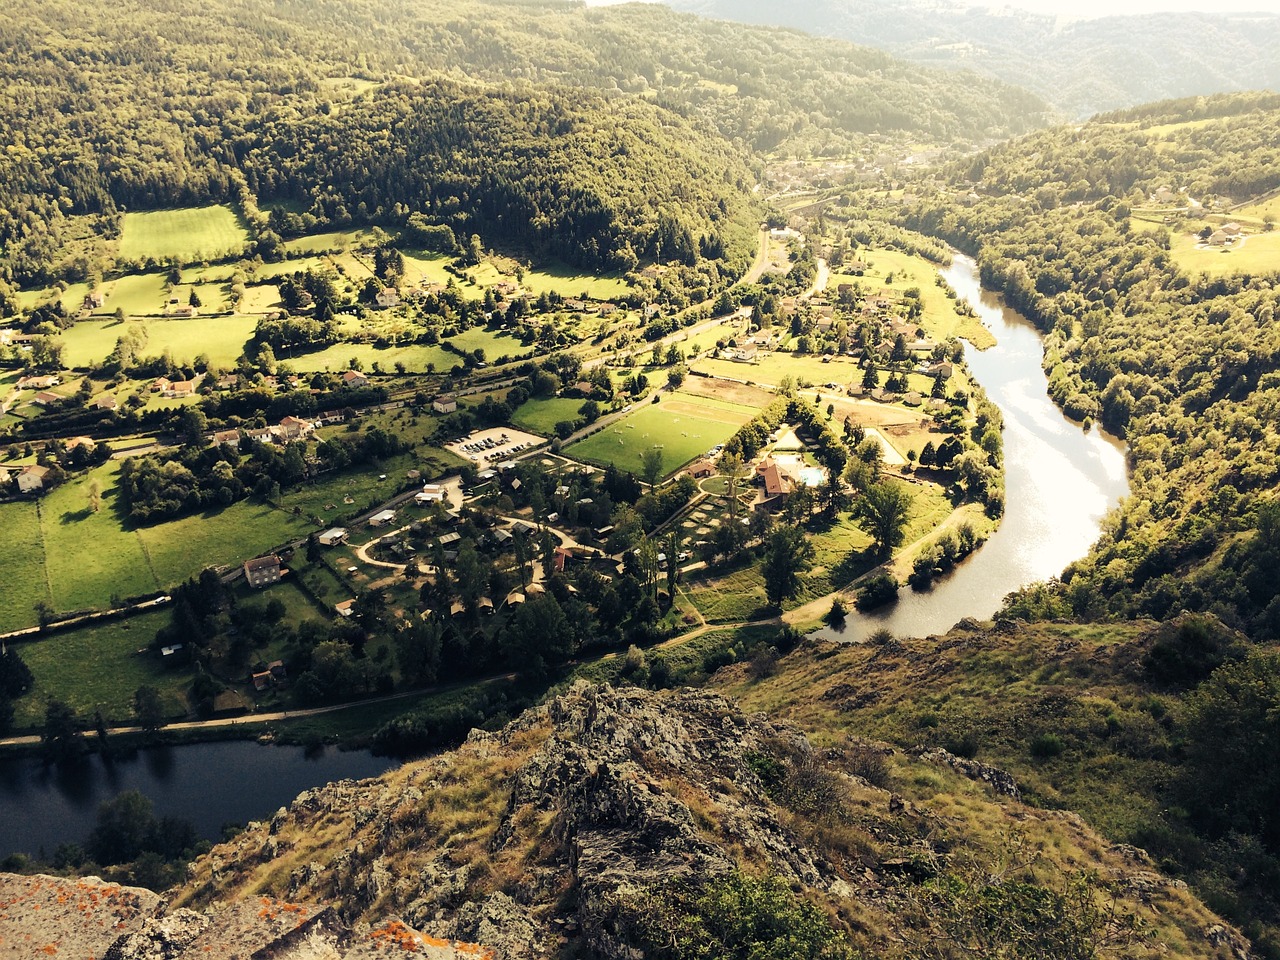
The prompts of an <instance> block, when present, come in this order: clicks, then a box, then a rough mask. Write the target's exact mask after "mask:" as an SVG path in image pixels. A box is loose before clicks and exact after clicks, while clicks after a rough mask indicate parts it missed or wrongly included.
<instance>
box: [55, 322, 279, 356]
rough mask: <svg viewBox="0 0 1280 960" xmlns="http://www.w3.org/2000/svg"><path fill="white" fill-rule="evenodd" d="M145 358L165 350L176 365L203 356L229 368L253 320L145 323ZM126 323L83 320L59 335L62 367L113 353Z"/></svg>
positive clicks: (249, 334) (249, 336) (246, 338)
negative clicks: (178, 362) (63, 364)
mask: <svg viewBox="0 0 1280 960" xmlns="http://www.w3.org/2000/svg"><path fill="white" fill-rule="evenodd" d="M133 322H134V323H142V325H143V326H144V327H145V329H146V331H147V345H146V346H145V347H144V348H143V350H142V352H143V354H144V355H145V356H159V355H160V354H162V353H164V351H166V350H168V351H169V352H170V353H171V354H172V355H173V358H174V359H175V360H177V361H182V360H193V359H195V358H196V357H197V356H199V355H200V354H204V355H205V356H207V357H208V358H209V361H210V362H211V363H213V364H214V365H215V366H226V367H229V366H232V365H234V364H235V362H236V358H237V357H239V356H240V354H241V353H242V352H243V351H244V345H245V343H246V342H247V341H248V340H249V339H250V338H251V337H252V336H253V331H254V327H255V326H256V325H257V318H256V317H244V316H231V317H227V316H221V317H192V318H190V319H188V320H158V319H155V320H146V321H133ZM127 326H128V323H121V322H119V321H116V320H82V321H80V322H79V323H77V324H75V326H73V327H71V328H70V329H68V330H67V331H65V332H64V333H63V335H62V344H63V363H65V364H66V365H67V366H69V367H87V366H89V365H90V364H92V363H96V362H99V361H101V360H104V359H105V358H106V357H107V355H108V354H110V353H111V351H112V350H114V349H115V346H116V340H118V339H119V338H120V335H121V334H123V333H124V331H125V330H126V329H127Z"/></svg>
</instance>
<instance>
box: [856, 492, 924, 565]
mask: <svg viewBox="0 0 1280 960" xmlns="http://www.w3.org/2000/svg"><path fill="white" fill-rule="evenodd" d="M910 511H911V494H909V493H907V491H906V490H905V489H903V488H902V487H901V486H899V485H898V484H895V483H890V482H888V481H885V482H883V483H873V484H872V485H871V486H869V487H867V489H866V490H865V491H863V494H862V496H861V497H860V498H859V500H858V505H857V507H856V508H855V511H854V512H855V513H856V515H857V517H858V519H859V521H861V523H862V526H863V528H864V529H865V530H866V531H867V533H869V534H870V535H871V539H872V540H874V541H875V547H876V554H877V556H880V557H887V556H888V555H889V553H890V552H891V551H892V550H893V548H894V547H896V546H899V545H900V544H901V543H902V538H903V536H904V535H905V534H906V530H907V520H908V519H909V517H910Z"/></svg>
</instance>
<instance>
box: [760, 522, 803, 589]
mask: <svg viewBox="0 0 1280 960" xmlns="http://www.w3.org/2000/svg"><path fill="white" fill-rule="evenodd" d="M813 556H814V550H813V544H812V543H810V542H809V539H808V537H806V536H805V535H804V531H803V530H801V529H800V528H799V527H793V526H783V527H778V528H776V529H775V530H774V531H773V532H772V533H771V534H769V539H768V540H766V541H765V552H764V567H763V570H762V572H763V574H764V592H765V597H766V598H767V599H768V601H769V605H770V606H774V607H777V606H780V605H781V604H782V601H784V600H789V599H790V598H791V597H794V596H795V595H796V594H797V593H798V592H799V590H800V574H801V572H803V571H804V570H805V569H806V568H807V567H808V565H809V562H810V561H811V560H812V559H813Z"/></svg>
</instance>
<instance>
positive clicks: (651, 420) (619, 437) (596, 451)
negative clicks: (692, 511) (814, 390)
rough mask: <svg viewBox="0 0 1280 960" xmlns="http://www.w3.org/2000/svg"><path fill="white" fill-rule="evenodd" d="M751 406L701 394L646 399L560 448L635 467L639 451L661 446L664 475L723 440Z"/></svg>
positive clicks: (621, 466)
mask: <svg viewBox="0 0 1280 960" xmlns="http://www.w3.org/2000/svg"><path fill="white" fill-rule="evenodd" d="M755 414H756V411H755V410H753V409H751V408H750V407H744V406H738V405H737V404H726V403H723V402H718V403H714V404H713V403H708V402H707V401H706V398H703V397H695V396H692V395H690V394H685V393H677V394H675V395H673V396H667V397H663V399H662V402H661V403H646V404H643V405H642V406H640V408H639V409H637V410H636V411H635V412H634V413H631V414H628V415H627V416H626V417H624V418H622V419H621V420H618V421H616V422H614V423H612V424H610V425H609V426H607V427H605V428H604V430H602V431H601V432H599V433H596V434H593V435H592V436H589V437H587V438H586V439H584V440H581V441H579V442H578V443H575V444H573V445H572V446H570V447H568V448H567V449H566V450H565V454H566V456H571V457H575V458H577V459H582V460H589V461H592V462H595V463H612V464H614V465H615V466H617V467H618V468H619V469H622V470H630V471H632V472H634V473H639V472H640V455H641V454H642V453H643V452H644V451H645V450H648V449H649V448H651V447H656V446H661V447H662V451H663V470H664V471H665V472H666V473H667V474H668V475H669V474H671V473H674V472H675V471H676V470H678V469H679V468H680V467H682V466H683V465H684V464H686V463H688V462H689V461H690V460H693V459H694V458H695V457H698V456H700V455H701V454H704V453H706V452H707V451H708V450H709V449H711V447H713V446H715V445H716V444H718V443H724V441H726V440H728V439H729V438H730V437H731V436H733V434H734V433H736V432H737V429H738V427H740V426H742V425H743V424H744V423H746V422H747V421H748V420H750V419H751V418H752V417H753V416H755Z"/></svg>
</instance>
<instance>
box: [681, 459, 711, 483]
mask: <svg viewBox="0 0 1280 960" xmlns="http://www.w3.org/2000/svg"><path fill="white" fill-rule="evenodd" d="M684 472H685V473H687V474H689V476H691V477H693V479H695V480H702V479H705V478H706V477H713V476H715V473H716V465H715V464H714V463H712V462H711V461H710V460H707V459H702V460H695V461H694V462H693V463H691V464H689V466H687V467H685V470H684Z"/></svg>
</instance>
